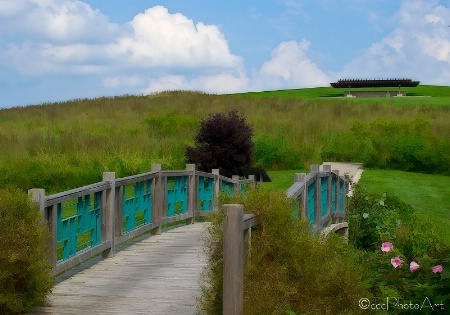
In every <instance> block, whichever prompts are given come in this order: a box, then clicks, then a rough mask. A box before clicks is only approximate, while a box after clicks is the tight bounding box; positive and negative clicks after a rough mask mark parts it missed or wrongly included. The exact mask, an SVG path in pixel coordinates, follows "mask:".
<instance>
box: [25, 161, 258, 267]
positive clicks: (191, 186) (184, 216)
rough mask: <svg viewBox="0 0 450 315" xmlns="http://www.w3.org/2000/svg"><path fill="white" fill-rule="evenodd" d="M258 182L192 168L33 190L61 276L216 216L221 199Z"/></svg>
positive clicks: (158, 167) (112, 176)
mask: <svg viewBox="0 0 450 315" xmlns="http://www.w3.org/2000/svg"><path fill="white" fill-rule="evenodd" d="M254 184H255V181H254V177H253V176H250V178H249V179H245V180H240V179H239V176H233V178H227V177H224V176H221V175H220V174H219V170H213V172H212V173H205V172H200V171H196V170H195V166H194V165H193V164H188V165H187V167H186V170H184V171H162V170H161V165H157V164H155V165H152V170H151V172H148V173H143V174H138V175H133V176H128V177H124V178H117V179H116V178H115V173H113V172H105V173H103V180H102V181H101V182H99V183H95V184H92V185H88V186H84V187H80V188H76V189H72V190H69V191H65V192H61V193H58V194H54V195H49V196H46V195H45V190H44V189H31V190H29V195H30V197H31V199H32V200H33V201H35V202H36V203H37V204H38V205H39V209H40V211H41V212H42V214H43V217H44V218H45V220H46V222H47V225H48V228H49V230H50V234H51V238H50V241H49V246H50V257H49V259H50V262H51V264H52V266H53V274H59V273H61V272H63V271H65V270H67V269H69V268H71V267H73V266H75V265H77V264H79V263H81V262H83V261H84V260H86V259H89V258H91V257H93V256H95V255H98V254H100V253H102V255H103V257H105V258H107V257H112V256H113V255H114V251H115V246H116V245H118V244H120V243H123V242H125V241H127V240H129V239H131V238H133V237H136V236H138V235H140V234H143V233H146V232H148V231H151V232H152V233H154V234H159V233H161V227H162V226H164V225H166V224H169V223H173V222H177V221H184V220H185V221H186V223H187V224H190V223H193V222H194V220H195V217H197V216H203V215H205V214H208V213H211V212H212V211H215V208H214V207H215V199H216V198H217V197H218V195H219V193H222V194H230V195H232V194H233V193H234V192H235V191H240V190H243V187H244V185H254Z"/></svg>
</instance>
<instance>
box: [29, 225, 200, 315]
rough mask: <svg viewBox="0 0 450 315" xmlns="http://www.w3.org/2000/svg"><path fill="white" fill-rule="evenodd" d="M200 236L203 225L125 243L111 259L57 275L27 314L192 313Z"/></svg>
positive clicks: (196, 288)
mask: <svg viewBox="0 0 450 315" xmlns="http://www.w3.org/2000/svg"><path fill="white" fill-rule="evenodd" d="M205 235H206V231H205V223H195V224H190V225H184V226H180V227H177V228H173V229H171V230H168V231H165V232H163V233H162V234H161V235H153V236H150V237H148V236H147V237H145V238H142V237H141V238H140V239H139V238H138V239H135V240H133V241H132V242H131V243H132V244H131V245H130V242H128V244H129V245H128V246H127V247H126V248H124V249H122V250H120V251H119V252H116V255H115V256H114V257H112V258H108V259H101V258H96V259H94V260H93V261H92V262H88V264H90V266H89V267H88V268H87V269H84V270H81V271H80V270H73V271H72V272H70V271H69V272H68V273H67V274H63V275H62V276H60V278H58V279H57V281H58V282H59V283H57V284H56V285H55V287H54V288H53V292H52V294H51V295H50V296H49V298H48V300H47V303H46V306H44V307H42V308H39V309H37V310H36V311H35V313H33V314H52V315H60V314H61V315H62V314H83V315H84V314H92V315H97V314H99V315H100V314H146V315H153V314H159V315H163V314H196V297H199V296H200V287H199V283H198V281H199V274H200V272H201V270H202V268H203V267H204V266H205V265H206V255H205V253H204V250H203V241H202V238H203V237H205ZM83 265H84V264H83ZM83 265H82V266H83ZM79 268H80V267H79ZM81 268H86V267H81Z"/></svg>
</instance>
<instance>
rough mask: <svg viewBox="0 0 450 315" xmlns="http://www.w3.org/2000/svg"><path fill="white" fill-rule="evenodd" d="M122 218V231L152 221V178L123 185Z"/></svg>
mask: <svg viewBox="0 0 450 315" xmlns="http://www.w3.org/2000/svg"><path fill="white" fill-rule="evenodd" d="M122 220H123V226H122V230H123V231H124V232H130V231H132V230H134V229H136V228H138V227H140V226H143V225H145V224H149V223H151V222H152V179H149V180H145V181H142V182H137V183H135V184H133V185H126V186H124V189H123V195H122Z"/></svg>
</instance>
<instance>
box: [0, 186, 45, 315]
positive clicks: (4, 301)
mask: <svg viewBox="0 0 450 315" xmlns="http://www.w3.org/2000/svg"><path fill="white" fill-rule="evenodd" d="M0 231H1V234H0V248H1V250H0V313H1V314H14V313H22V312H26V311H29V310H31V309H32V308H33V307H35V306H39V305H41V304H43V302H44V300H45V297H46V295H47V294H48V293H49V292H50V290H51V287H52V277H51V276H50V265H49V263H48V251H47V247H46V241H47V239H48V230H47V228H46V226H45V225H44V224H43V222H42V218H41V214H40V213H39V211H37V210H36V207H35V206H34V205H33V204H32V203H31V202H30V201H29V199H28V197H27V195H26V194H25V193H23V192H22V191H20V190H18V189H14V188H7V189H0Z"/></svg>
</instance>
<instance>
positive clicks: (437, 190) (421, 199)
mask: <svg viewBox="0 0 450 315" xmlns="http://www.w3.org/2000/svg"><path fill="white" fill-rule="evenodd" d="M360 183H361V184H363V185H364V186H365V187H367V188H368V189H369V190H371V191H374V192H376V193H380V194H381V193H384V192H386V193H388V194H393V195H395V196H397V197H399V198H400V199H402V200H403V201H405V202H407V203H409V204H411V205H412V206H413V208H414V210H415V211H416V212H417V213H418V214H419V215H420V216H421V217H423V218H424V219H425V218H431V219H432V220H434V222H435V224H436V226H437V228H438V232H439V233H440V236H441V237H442V238H443V239H444V240H445V242H446V243H447V244H449V245H450V233H449V231H450V177H449V176H440V175H429V174H420V173H411V172H401V171H392V170H389V171H387V170H372V169H367V170H365V171H364V173H363V175H362V177H361V181H360Z"/></svg>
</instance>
